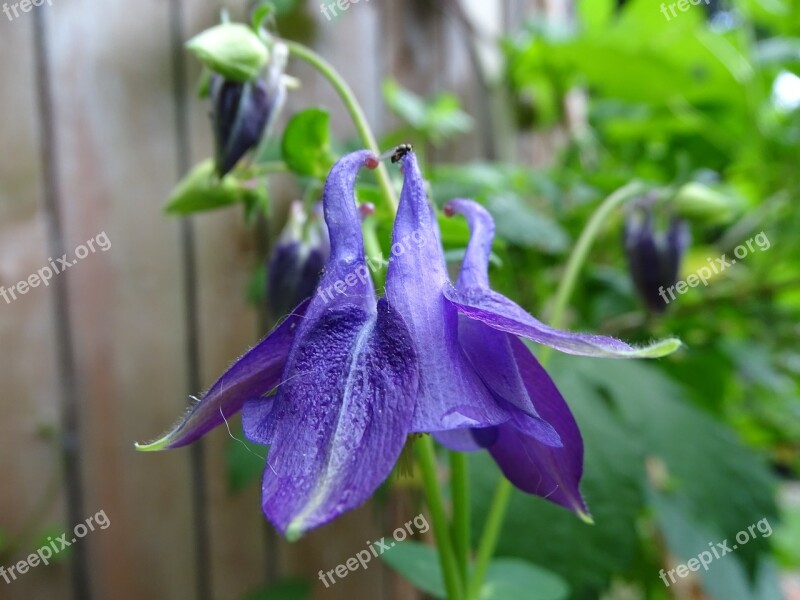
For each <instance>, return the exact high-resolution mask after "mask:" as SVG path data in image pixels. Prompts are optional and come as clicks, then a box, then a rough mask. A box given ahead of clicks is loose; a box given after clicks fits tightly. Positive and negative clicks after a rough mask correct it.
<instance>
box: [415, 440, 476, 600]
mask: <svg viewBox="0 0 800 600" xmlns="http://www.w3.org/2000/svg"><path fill="white" fill-rule="evenodd" d="M416 450H417V458H418V460H419V466H420V469H421V471H422V485H423V488H424V489H425V496H426V499H427V501H428V508H429V509H430V511H431V520H432V521H433V535H434V537H435V538H436V545H437V548H438V550H439V563H440V564H441V567H442V574H443V576H444V585H445V588H446V589H447V597H448V599H449V600H462V598H463V595H464V592H463V589H464V588H463V586H462V584H461V577H460V575H459V569H458V563H457V562H456V555H455V552H454V551H453V542H452V540H451V539H450V529H449V527H448V524H447V517H446V516H445V512H444V502H443V501H442V496H441V493H440V490H439V482H438V480H437V476H436V450H435V449H434V446H433V438H432V437H431V436H429V435H423V436H422V437H420V439H419V440H417V443H416Z"/></svg>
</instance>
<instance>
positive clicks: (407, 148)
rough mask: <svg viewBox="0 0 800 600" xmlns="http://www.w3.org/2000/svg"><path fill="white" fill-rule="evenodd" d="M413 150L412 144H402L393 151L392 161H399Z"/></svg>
mask: <svg viewBox="0 0 800 600" xmlns="http://www.w3.org/2000/svg"><path fill="white" fill-rule="evenodd" d="M413 150H414V148H412V147H411V144H400V145H399V146H398V147H397V148H395V149H394V152H393V153H392V163H396V162H399V161H400V159H402V158H403V157H404V156H405V155H406V154H408V153H409V152H412V151H413Z"/></svg>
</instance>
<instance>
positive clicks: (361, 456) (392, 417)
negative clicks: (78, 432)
mask: <svg viewBox="0 0 800 600" xmlns="http://www.w3.org/2000/svg"><path fill="white" fill-rule="evenodd" d="M377 164H378V159H377V157H376V156H375V155H374V154H373V153H371V152H368V151H365V150H362V151H359V152H354V153H352V154H348V155H347V156H345V157H344V158H342V159H341V160H339V162H337V163H336V164H335V165H334V167H333V169H332V170H331V173H330V175H329V176H328V179H327V181H326V182H325V190H324V193H323V205H324V211H325V220H326V222H327V224H328V230H329V233H330V245H331V249H330V253H331V254H330V259H329V260H328V263H327V265H326V267H325V272H324V274H323V277H322V280H321V282H320V286H321V287H334V288H338V287H340V286H341V287H343V288H346V293H342V294H336V295H332V296H330V297H328V296H323V295H321V294H317V295H315V296H314V297H313V298H312V299H310V300H306V301H305V302H303V303H302V304H301V305H300V306H298V307H297V308H296V309H295V310H294V311H293V312H292V313H291V314H290V315H289V317H287V319H286V320H285V321H284V322H283V323H282V324H281V325H280V326H279V327H278V328H277V329H275V330H274V331H273V332H272V333H271V334H270V335H269V336H267V338H265V339H264V340H263V341H262V342H260V343H259V344H258V345H257V346H256V347H255V348H253V349H252V350H250V351H249V352H248V353H247V354H245V355H244V356H243V357H242V358H240V359H239V360H238V361H237V362H236V363H234V365H233V366H232V367H231V368H230V369H229V370H228V371H227V372H226V373H225V374H224V375H223V376H222V377H221V378H220V379H219V381H217V383H215V384H214V386H213V387H212V388H211V390H209V392H208V393H206V394H205V395H204V396H203V398H202V399H201V400H200V402H199V403H198V404H196V405H195V406H194V408H193V409H192V410H191V411H190V412H189V414H188V415H187V416H186V417H185V418H184V420H183V421H182V422H181V423H180V424H179V425H178V426H177V427H176V428H175V429H174V430H173V431H171V432H169V433H168V434H166V435H165V436H164V437H162V438H161V439H159V440H157V441H155V442H153V443H151V444H147V445H142V446H139V449H140V450H161V449H165V448H176V447H179V446H183V445H185V444H188V443H190V442H192V441H194V440H196V439H197V438H198V437H200V436H201V435H203V434H204V433H206V432H207V431H209V430H210V429H211V428H213V427H215V426H216V425H219V424H220V423H222V421H223V416H224V417H226V418H227V417H228V416H230V415H232V414H234V413H235V412H237V411H238V410H240V409H243V411H242V419H243V423H244V430H245V434H246V435H247V436H248V437H249V438H250V439H252V440H253V441H256V442H258V443H263V444H268V445H270V451H269V456H268V458H267V465H266V468H265V470H264V480H263V486H262V498H263V508H264V512H265V514H266V516H267V517H268V518H269V519H270V521H272V523H273V524H274V525H275V526H276V527H277V528H278V529H279V530H280V531H281V532H282V533H283V534H284V535H286V537H288V538H290V539H295V538H297V537H299V536H300V535H302V534H303V533H305V532H306V531H308V530H309V529H312V528H314V527H317V526H319V525H322V524H324V523H327V522H328V521H330V520H332V519H334V518H336V517H337V516H339V515H341V514H342V513H344V512H346V511H348V510H351V509H353V508H355V507H357V506H359V505H360V504H362V503H363V502H365V501H366V500H367V499H368V498H369V497H370V496H371V495H372V493H373V492H374V491H375V490H376V489H377V487H378V486H379V485H380V484H381V483H382V482H383V481H384V480H385V479H386V478H387V477H388V475H389V474H390V472H391V470H392V468H393V466H394V464H395V462H396V461H397V459H398V457H399V456H400V453H401V451H402V449H403V446H404V445H405V442H406V437H407V435H408V432H409V430H410V428H411V419H412V416H413V412H414V401H415V398H416V393H417V385H418V377H417V366H416V356H415V352H414V346H413V344H412V341H411V337H410V335H409V332H408V329H407V328H406V326H405V324H404V323H403V320H402V319H401V318H400V316H399V315H398V314H397V312H396V311H395V310H393V309H392V308H390V307H389V305H388V303H387V302H386V301H385V300H380V301H377V302H376V299H375V291H374V288H373V283H372V280H371V277H370V274H369V269H368V268H367V264H366V260H365V255H364V242H363V238H362V234H361V221H360V216H359V213H358V209H357V208H356V203H355V197H354V191H353V190H354V185H355V180H356V176H357V174H358V171H359V170H360V169H361V167H363V166H367V167H369V168H375V167H376V166H377ZM275 388H277V392H276V393H275V394H274V395H273V396H268V395H267V394H269V393H270V392H271V391H272V390H273V389H275Z"/></svg>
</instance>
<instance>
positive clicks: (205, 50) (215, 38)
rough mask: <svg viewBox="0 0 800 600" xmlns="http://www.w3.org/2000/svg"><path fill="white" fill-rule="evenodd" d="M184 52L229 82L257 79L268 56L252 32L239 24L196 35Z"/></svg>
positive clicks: (224, 25)
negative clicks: (188, 51) (190, 54)
mask: <svg viewBox="0 0 800 600" xmlns="http://www.w3.org/2000/svg"><path fill="white" fill-rule="evenodd" d="M186 48H187V49H189V50H191V51H192V52H194V53H195V54H196V55H197V58H199V59H200V61H201V62H202V63H203V64H204V65H206V66H207V67H208V68H209V69H211V70H212V71H215V72H217V73H219V74H220V75H222V76H224V77H225V78H226V79H228V80H231V81H239V82H245V81H250V80H253V79H255V78H256V77H258V75H259V73H260V72H261V69H262V68H263V67H264V65H265V64H267V60H268V59H269V52H268V51H267V47H266V46H265V45H264V43H263V42H262V41H261V40H260V39H259V37H258V35H256V34H255V33H254V32H253V30H252V29H250V28H249V27H247V26H246V25H242V24H241V23H221V24H219V25H216V26H214V27H212V28H210V29H206V30H205V31H203V32H202V33H200V34H198V35H196V36H195V37H193V38H192V39H190V40H189V41H188V42H186Z"/></svg>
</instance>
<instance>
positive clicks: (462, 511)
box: [448, 451, 470, 586]
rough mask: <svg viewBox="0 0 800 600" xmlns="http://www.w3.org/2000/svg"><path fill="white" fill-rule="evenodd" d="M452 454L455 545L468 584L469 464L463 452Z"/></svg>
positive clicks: (451, 475) (465, 583)
mask: <svg viewBox="0 0 800 600" xmlns="http://www.w3.org/2000/svg"><path fill="white" fill-rule="evenodd" d="M448 454H449V455H450V488H451V490H452V495H453V545H454V546H455V553H456V559H457V560H458V568H459V571H460V573H461V581H462V582H463V584H464V585H465V586H466V585H467V579H468V576H469V549H470V531H469V525H470V523H469V519H470V502H469V464H468V462H467V455H466V454H465V453H463V452H452V451H451V452H448Z"/></svg>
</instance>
